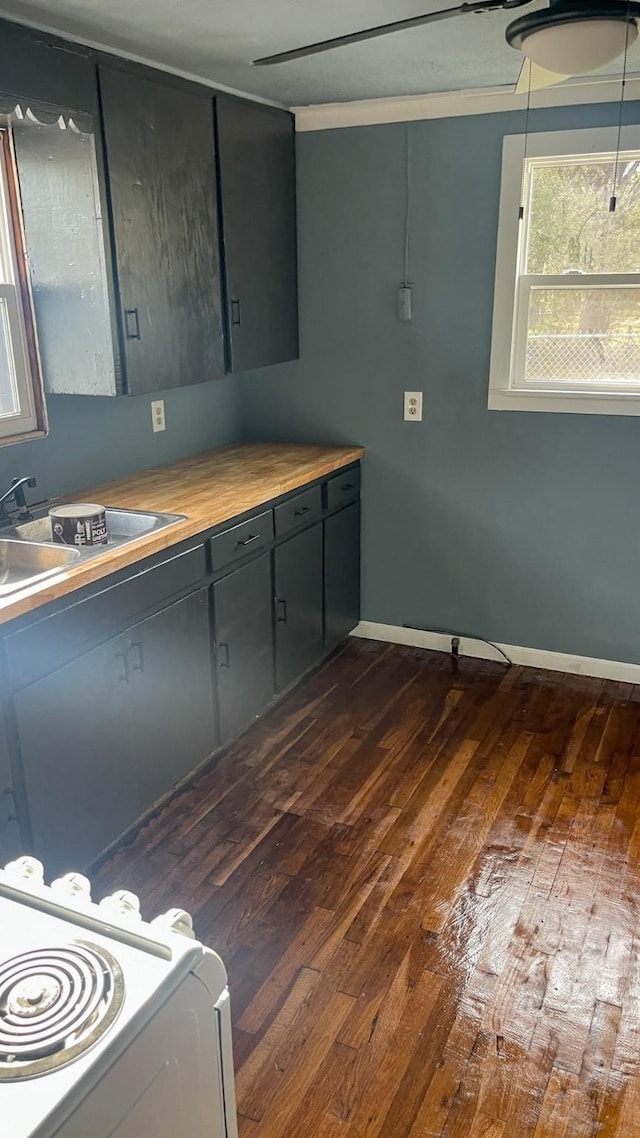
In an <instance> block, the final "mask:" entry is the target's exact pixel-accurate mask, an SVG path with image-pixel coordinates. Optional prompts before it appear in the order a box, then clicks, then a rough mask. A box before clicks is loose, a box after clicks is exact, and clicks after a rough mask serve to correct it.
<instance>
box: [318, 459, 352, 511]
mask: <svg viewBox="0 0 640 1138" xmlns="http://www.w3.org/2000/svg"><path fill="white" fill-rule="evenodd" d="M325 485H326V495H327V497H326V504H327V509H328V510H337V509H338V507H339V506H346V505H347V503H348V502H355V500H356V498H358V496H359V494H360V467H359V466H354V468H353V469H352V470H347V471H345V473H344V474H339V475H338V476H337V478H332V479H331V481H330V482H327V483H326V484H325Z"/></svg>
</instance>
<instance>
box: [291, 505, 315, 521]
mask: <svg viewBox="0 0 640 1138" xmlns="http://www.w3.org/2000/svg"><path fill="white" fill-rule="evenodd" d="M310 509H311V506H301V507H300V509H299V510H294V513H293V516H294V518H301V517H302V515H303V514H308V513H309V510H310Z"/></svg>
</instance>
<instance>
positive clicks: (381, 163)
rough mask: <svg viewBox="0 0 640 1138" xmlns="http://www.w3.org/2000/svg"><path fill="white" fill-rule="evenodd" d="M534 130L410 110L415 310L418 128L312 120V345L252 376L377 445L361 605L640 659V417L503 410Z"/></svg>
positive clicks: (601, 112) (391, 618) (284, 414)
mask: <svg viewBox="0 0 640 1138" xmlns="http://www.w3.org/2000/svg"><path fill="white" fill-rule="evenodd" d="M616 115H617V108H616V107H614V106H598V107H590V108H568V109H563V110H552V111H545V112H539V113H535V112H534V113H532V115H531V127H532V129H538V130H553V129H563V128H568V127H574V126H587V125H594V126H600V125H605V124H609V123H613V122H614V121H615V119H616ZM625 115H626V118H627V121H640V105H639V104H637V103H636V104H631V105H630V106H628V107H627V108H626V110H625ZM522 128H523V116H522V115H521V114H519V113H518V114H516V113H513V114H506V115H487V116H483V117H468V118H457V119H441V120H438V121H432V122H423V123H414V124H411V126H410V127H409V130H410V133H411V145H412V149H413V177H412V186H413V215H414V218H413V234H412V244H411V273H410V275H411V279H412V282H413V284H414V303H415V320H414V322H413V323H412V324H408V325H404V324H401V323H400V322H399V321H398V320H397V317H396V307H395V306H396V293H397V288H398V284H399V282H400V279H401V276H402V271H403V270H402V250H403V232H402V230H403V216H404V200H405V195H404V185H403V166H404V136H405V129H406V128H405V126H404V125H402V124H400V125H391V126H380V127H364V128H358V129H349V130H334V131H326V132H320V133H313V134H303V135H300V136H299V139H298V169H299V191H298V192H299V210H300V231H299V235H300V280H301V301H302V358H301V361H300V362H299V363H295V364H290V365H285V366H282V367H279V368H272V369H269V370H268V371H264V372H256V373H255V374H254V375H250V376H247V377H245V378H244V379H243V381H242V398H243V405H244V412H243V426H244V429H245V433H248V434H249V435H250V437H253V438H258V439H266V438H272V439H300V440H309V441H319V440H327V441H333V442H347V441H349V442H351V441H354V440H357V441H359V442H361V443H363V444H364V445H365V446H366V447H367V451H368V454H367V459H366V463H365V480H364V523H363V524H364V533H363V540H364V546H363V587H364V597H363V617H364V618H365V619H367V620H372V621H382V622H386V623H390V624H403V623H408V624H410V625H421V626H425V627H427V628H437V627H444V628H448V629H452V630H459V631H460V632H463V633H465V632H466V633H468V634H476V635H480V636H485V637H489V638H491V639H492V640H499V641H506V642H510V643H514V644H520V645H530V646H537V647H541V648H547V649H553V650H556V651H563V652H575V653H579V654H584V655H591V656H596V657H605V658H611V659H618V660H632V661H640V510H639V508H638V490H639V488H640V419H636V418H631V417H629V418H625V417H601V416H589V415H557V414H556V415H554V414H541V413H535V414H533V413H525V412H495V411H491V412H490V411H488V410H487V382H488V368H489V352H490V336H491V314H492V304H493V274H494V260H495V246H496V231H497V220H498V198H499V181H500V161H501V147H502V137H503V135H504V134H505V133H519V132H521V131H522ZM614 145H615V133H614V131H612V147H613V146H614ZM623 145H624V137H623ZM404 389H409V390H413V389H417V390H423V391H424V422H423V423H422V424H421V425H416V424H405V423H403V421H402V392H403V390H404Z"/></svg>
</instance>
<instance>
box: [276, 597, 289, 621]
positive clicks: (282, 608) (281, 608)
mask: <svg viewBox="0 0 640 1138" xmlns="http://www.w3.org/2000/svg"><path fill="white" fill-rule="evenodd" d="M275 602H276V620H277V621H278V622H279V623H280V624H286V623H287V602H286V601H283V600H280V598H279V597H276V598H275Z"/></svg>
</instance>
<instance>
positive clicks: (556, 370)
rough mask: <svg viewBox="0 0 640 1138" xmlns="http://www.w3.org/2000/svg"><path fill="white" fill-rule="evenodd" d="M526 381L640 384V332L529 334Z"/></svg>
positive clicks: (581, 383)
mask: <svg viewBox="0 0 640 1138" xmlns="http://www.w3.org/2000/svg"><path fill="white" fill-rule="evenodd" d="M525 382H526V383H536V382H538V383H549V382H557V383H563V384H567V383H574V384H576V386H580V387H584V386H586V385H588V386H591V385H598V384H600V385H602V384H605V385H608V384H615V383H628V384H630V385H640V332H638V333H637V334H635V333H632V334H628V333H625V334H617V333H614V334H611V335H607V334H606V333H596V332H580V333H576V334H574V333H555V334H551V335H549V334H546V335H531V334H530V335H529V338H528V340H527V356H526V363H525Z"/></svg>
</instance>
